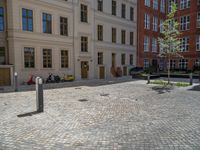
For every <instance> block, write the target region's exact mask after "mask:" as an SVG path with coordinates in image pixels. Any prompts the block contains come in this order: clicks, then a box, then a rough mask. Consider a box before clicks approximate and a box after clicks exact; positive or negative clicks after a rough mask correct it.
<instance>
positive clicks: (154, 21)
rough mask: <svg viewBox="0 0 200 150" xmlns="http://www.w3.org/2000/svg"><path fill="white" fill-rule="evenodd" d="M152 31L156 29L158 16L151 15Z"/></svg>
mask: <svg viewBox="0 0 200 150" xmlns="http://www.w3.org/2000/svg"><path fill="white" fill-rule="evenodd" d="M153 31H155V32H157V31H158V17H156V16H153Z"/></svg>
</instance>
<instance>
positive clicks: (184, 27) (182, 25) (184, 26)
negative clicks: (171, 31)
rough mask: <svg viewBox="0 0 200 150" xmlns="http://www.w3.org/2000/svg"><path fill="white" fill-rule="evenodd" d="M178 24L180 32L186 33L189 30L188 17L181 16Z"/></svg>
mask: <svg viewBox="0 0 200 150" xmlns="http://www.w3.org/2000/svg"><path fill="white" fill-rule="evenodd" d="M180 22H181V23H180V30H181V31H186V30H189V29H190V16H181V17H180Z"/></svg>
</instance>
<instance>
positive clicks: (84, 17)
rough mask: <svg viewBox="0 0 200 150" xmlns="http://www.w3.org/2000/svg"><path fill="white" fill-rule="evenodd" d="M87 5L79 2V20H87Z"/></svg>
mask: <svg viewBox="0 0 200 150" xmlns="http://www.w3.org/2000/svg"><path fill="white" fill-rule="evenodd" d="M87 9H88V8H87V5H83V4H81V22H88V19H87V18H88V17H87V15H88V10H87Z"/></svg>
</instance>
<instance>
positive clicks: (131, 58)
mask: <svg viewBox="0 0 200 150" xmlns="http://www.w3.org/2000/svg"><path fill="white" fill-rule="evenodd" d="M129 61H130V65H133V55H132V54H131V55H130V60H129Z"/></svg>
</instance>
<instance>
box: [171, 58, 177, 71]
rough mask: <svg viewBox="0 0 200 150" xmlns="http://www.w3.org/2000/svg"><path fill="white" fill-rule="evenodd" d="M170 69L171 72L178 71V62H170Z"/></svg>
mask: <svg viewBox="0 0 200 150" xmlns="http://www.w3.org/2000/svg"><path fill="white" fill-rule="evenodd" d="M170 69H171V70H174V69H176V60H170Z"/></svg>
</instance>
